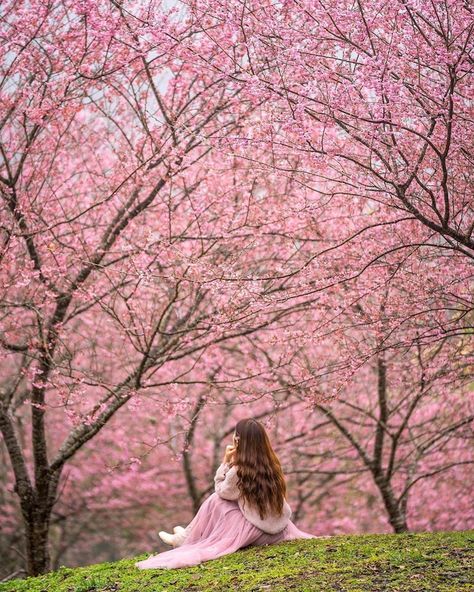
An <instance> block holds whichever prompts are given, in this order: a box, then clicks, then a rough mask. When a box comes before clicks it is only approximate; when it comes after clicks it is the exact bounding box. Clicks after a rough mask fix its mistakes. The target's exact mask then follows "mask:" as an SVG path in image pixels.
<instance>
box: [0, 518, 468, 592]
mask: <svg viewBox="0 0 474 592" xmlns="http://www.w3.org/2000/svg"><path fill="white" fill-rule="evenodd" d="M151 554H152V553H145V554H142V555H139V556H137V557H133V558H129V559H123V560H121V561H118V562H116V563H100V564H96V565H88V566H86V567H80V568H76V569H70V568H66V567H62V568H61V569H59V570H58V571H55V572H52V573H49V574H46V575H44V576H40V577H37V578H28V579H25V580H12V581H11V582H6V583H4V584H0V592H224V591H225V592H231V591H241V592H265V591H269V592H323V591H324V592H382V591H383V592H473V591H474V530H466V531H458V532H434V533H405V534H398V535H395V534H388V535H386V534H367V535H351V536H335V537H331V538H324V539H311V540H297V541H290V542H287V543H279V544H276V545H268V546H265V547H252V548H248V549H244V550H240V551H238V552H237V553H233V554H232V555H227V556H225V557H222V558H220V559H216V560H214V561H208V562H206V563H203V564H201V565H199V566H196V567H190V568H186V569H173V570H161V569H156V570H153V569H151V570H139V569H137V568H136V567H135V565H134V563H135V562H136V561H139V560H141V559H145V558H146V557H148V556H149V555H151Z"/></svg>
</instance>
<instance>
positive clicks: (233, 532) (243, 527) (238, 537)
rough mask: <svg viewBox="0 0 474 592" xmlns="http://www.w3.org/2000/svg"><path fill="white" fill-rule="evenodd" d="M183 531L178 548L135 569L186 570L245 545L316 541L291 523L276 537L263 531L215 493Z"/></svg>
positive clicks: (234, 506) (160, 554)
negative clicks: (182, 541)
mask: <svg viewBox="0 0 474 592" xmlns="http://www.w3.org/2000/svg"><path fill="white" fill-rule="evenodd" d="M186 532H187V535H186V538H185V540H184V543H183V544H182V545H181V546H179V547H175V548H173V549H170V550H169V551H164V552H163V553H159V554H158V555H152V556H151V557H148V558H147V559H144V560H143V561H138V562H137V563H135V566H136V567H138V568H139V569H154V568H165V569H166V568H176V567H189V566H192V565H198V564H199V563H202V562H203V561H209V560H210V559H216V558H217V557H222V556H223V555H228V554H229V553H233V552H234V551H237V550H238V549H242V548H244V547H248V546H255V545H268V544H272V543H279V542H280V541H291V540H293V539H312V538H317V537H316V536H315V535H312V534H309V533H307V532H303V531H302V530H300V529H299V528H297V526H296V525H295V524H293V522H291V521H289V522H288V524H287V526H286V527H285V529H284V530H282V531H281V532H278V533H277V534H268V533H266V532H263V530H260V529H259V528H257V527H256V526H254V525H253V524H252V523H251V522H249V521H248V520H247V519H246V518H245V517H244V515H243V514H242V511H241V510H240V508H239V505H238V503H237V501H230V500H225V499H223V498H221V497H219V495H218V494H217V493H215V492H214V493H213V494H212V495H210V496H209V497H208V498H207V499H206V500H205V501H204V502H203V503H202V505H201V507H200V508H199V510H198V512H197V513H196V515H195V516H194V518H193V519H192V521H191V522H190V523H189V524H188V526H187V527H186Z"/></svg>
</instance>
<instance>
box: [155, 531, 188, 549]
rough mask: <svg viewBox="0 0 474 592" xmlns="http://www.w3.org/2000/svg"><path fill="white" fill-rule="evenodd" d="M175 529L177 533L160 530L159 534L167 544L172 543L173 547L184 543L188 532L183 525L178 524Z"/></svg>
mask: <svg viewBox="0 0 474 592" xmlns="http://www.w3.org/2000/svg"><path fill="white" fill-rule="evenodd" d="M173 530H174V532H175V534H170V533H169V532H165V531H164V530H160V532H159V533H158V536H159V537H160V539H161V540H162V541H163V542H164V543H166V544H167V545H171V546H172V547H179V546H180V545H182V544H183V542H184V539H185V537H186V534H187V533H186V532H185V529H184V528H183V527H182V526H177V527H175V528H174V529H173Z"/></svg>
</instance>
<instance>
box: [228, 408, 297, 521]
mask: <svg viewBox="0 0 474 592" xmlns="http://www.w3.org/2000/svg"><path fill="white" fill-rule="evenodd" d="M235 436H236V439H237V446H236V450H235V454H234V459H233V464H235V465H236V466H237V475H238V481H237V485H238V487H239V489H240V491H241V494H242V497H243V498H244V500H245V501H246V502H247V503H248V504H249V505H251V506H253V507H254V508H257V509H258V512H259V515H260V518H261V519H262V520H263V519H264V518H265V516H266V515H267V514H268V513H271V514H276V515H278V516H280V515H281V513H282V510H283V502H284V500H285V497H286V482H285V476H284V475H283V471H282V468H281V464H280V461H279V459H278V456H277V455H276V453H275V451H274V450H273V448H272V445H271V444H270V439H269V438H268V435H267V432H266V431H265V428H264V426H263V425H262V424H261V423H260V422H259V421H257V420H256V419H254V418H253V417H249V418H247V419H241V420H240V421H239V422H237V425H236V426H235Z"/></svg>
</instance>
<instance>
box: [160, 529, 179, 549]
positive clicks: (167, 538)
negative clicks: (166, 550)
mask: <svg viewBox="0 0 474 592" xmlns="http://www.w3.org/2000/svg"><path fill="white" fill-rule="evenodd" d="M158 536H159V537H160V539H161V540H162V541H163V542H164V543H166V544H167V545H170V546H171V547H175V546H176V545H175V536H176V535H174V534H170V533H169V532H165V531H164V530H160V532H159V533H158Z"/></svg>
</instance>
